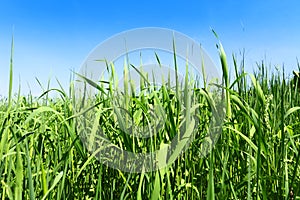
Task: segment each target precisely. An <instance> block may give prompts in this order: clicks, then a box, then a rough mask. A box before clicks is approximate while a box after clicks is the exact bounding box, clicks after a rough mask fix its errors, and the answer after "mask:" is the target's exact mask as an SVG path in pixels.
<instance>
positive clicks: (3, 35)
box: [0, 0, 300, 96]
mask: <svg viewBox="0 0 300 200" xmlns="http://www.w3.org/2000/svg"><path fill="white" fill-rule="evenodd" d="M299 7H300V2H298V1H296V0H294V1H279V0H272V1H271V0H265V1H258V0H255V1H245V0H240V1H233V0H232V1H229V0H222V1H216V0H214V1H213V0H210V1H201V0H198V1H174V0H172V1H168V0H167V1H158V0H151V1H133V0H128V1H91V0H85V1H83V0H82V1H79V0H73V1H64V0H59V1H58V0H51V1H50V0H42V1H38V0H2V1H1V2H0V95H2V96H3V95H4V96H6V95H7V88H8V75H9V59H10V43H11V37H12V34H13V35H14V42H15V45H14V49H15V50H14V92H16V91H17V88H18V85H19V83H20V85H21V87H22V91H23V93H26V92H28V84H29V85H30V87H31V90H32V92H33V94H36V95H38V94H40V93H41V89H40V88H39V87H38V86H37V82H36V80H35V77H37V78H38V79H39V80H40V81H41V83H42V84H43V85H44V86H45V87H46V83H47V80H48V79H49V77H52V79H51V80H52V82H55V77H56V78H57V79H58V80H60V81H61V82H62V84H63V85H67V84H68V81H69V76H70V73H71V70H72V69H74V70H75V71H78V70H79V68H80V65H81V64H82V62H83V60H84V59H85V58H86V56H87V55H88V54H89V52H90V51H91V50H92V49H93V48H94V47H95V46H96V45H98V44H99V43H101V42H102V41H103V40H105V39H107V38H108V37H110V36H112V35H114V34H117V33H119V32H122V31H125V30H128V29H133V28H139V27H149V26H150V27H164V28H169V29H174V30H177V31H179V32H182V33H184V34H186V35H188V36H190V37H192V38H194V39H195V40H196V41H198V42H200V43H201V44H202V45H203V47H204V49H206V51H207V52H208V53H209V55H210V56H211V57H212V59H213V60H214V62H215V63H216V64H217V65H218V66H220V65H219V60H218V52H217V49H216V46H215V44H216V43H217V39H216V38H215V37H214V35H213V34H212V32H211V30H210V28H213V29H214V30H215V31H216V32H217V33H218V35H219V37H220V39H221V41H222V43H223V46H224V48H225V51H226V53H227V56H228V57H229V58H231V54H232V53H235V54H237V55H239V51H240V50H242V49H245V52H246V60H247V70H248V71H250V72H251V71H252V69H253V67H255V62H259V61H261V60H262V59H265V58H266V61H267V62H268V63H271V64H272V65H271V66H272V67H273V68H274V66H275V65H279V66H282V64H283V63H284V64H285V67H286V69H287V70H288V71H291V70H293V69H297V67H296V58H297V57H299V56H300V38H299V37H300V26H299V25H300V15H299ZM19 79H21V80H20V82H19ZM53 86H54V87H55V86H56V84H53Z"/></svg>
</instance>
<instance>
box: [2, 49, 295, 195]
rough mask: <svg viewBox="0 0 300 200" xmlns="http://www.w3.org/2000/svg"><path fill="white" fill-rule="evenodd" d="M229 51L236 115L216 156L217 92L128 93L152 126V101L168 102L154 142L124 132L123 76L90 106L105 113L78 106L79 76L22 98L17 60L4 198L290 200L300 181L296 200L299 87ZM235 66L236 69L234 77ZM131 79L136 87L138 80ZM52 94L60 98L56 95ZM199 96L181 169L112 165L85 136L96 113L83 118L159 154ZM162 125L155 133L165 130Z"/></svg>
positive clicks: (7, 123)
mask: <svg viewBox="0 0 300 200" xmlns="http://www.w3.org/2000/svg"><path fill="white" fill-rule="evenodd" d="M12 50H13V44H12ZM219 50H220V60H221V63H222V67H223V78H224V85H223V88H224V90H225V108H226V117H225V119H224V122H223V126H222V130H223V131H222V134H221V136H220V139H219V140H218V141H217V143H216V145H215V147H214V148H213V150H212V152H211V153H210V154H208V155H207V156H206V157H203V156H202V155H201V152H200V150H199V148H200V145H201V144H202V142H203V137H204V135H203V133H207V130H208V129H209V125H210V124H209V120H210V119H211V116H212V112H213V110H214V102H213V101H212V100H214V99H215V98H213V95H214V94H213V93H211V92H210V90H208V89H207V88H203V89H202V88H197V87H196V85H194V86H191V87H190V88H192V89H193V91H192V94H193V95H191V96H188V94H189V91H188V89H185V88H184V87H182V88H175V89H174V88H173V89H172V88H171V87H167V86H166V87H162V88H160V89H157V90H156V89H155V88H151V87H147V81H146V80H145V79H144V81H142V83H143V84H141V85H142V87H141V91H146V92H145V93H143V92H140V93H139V94H128V96H125V98H128V99H126V100H124V101H121V103H124V105H122V106H124V108H126V109H127V111H129V115H128V117H132V118H133V122H132V123H136V124H143V123H145V121H147V119H148V120H150V121H151V117H152V115H151V114H152V113H151V112H150V111H151V105H153V104H158V105H160V106H161V108H162V109H163V110H164V111H165V113H166V118H167V122H166V123H165V125H164V126H165V127H164V130H165V131H162V132H158V133H155V134H154V135H155V136H154V139H152V140H151V139H145V138H138V139H136V138H134V137H131V136H129V135H128V134H124V133H123V132H122V129H120V124H122V121H120V120H121V118H118V117H116V116H115V117H112V115H113V113H114V112H113V108H112V104H111V99H112V97H113V96H111V95H113V94H114V93H113V92H114V89H115V88H114V83H113V79H111V81H110V82H109V83H100V84H98V85H97V86H96V88H98V89H99V91H100V92H99V94H98V96H97V98H96V99H95V101H94V100H93V101H92V100H91V99H86V100H87V101H85V102H84V103H85V104H88V105H89V106H91V108H92V109H94V110H96V111H97V113H98V115H96V116H95V115H92V114H91V113H92V112H89V111H87V112H81V111H80V112H77V111H76V110H75V109H76V106H75V105H74V100H75V94H74V83H73V82H71V84H70V89H69V92H68V93H66V92H65V91H64V90H63V88H57V89H55V90H51V89H48V90H46V91H45V92H44V93H43V94H41V96H40V97H39V98H34V97H32V96H31V95H28V96H21V95H20V92H19V93H16V94H15V95H13V93H12V86H11V85H12V69H13V62H12V61H13V59H11V66H10V69H11V70H10V84H9V94H8V99H1V100H0V108H1V110H0V137H1V141H0V174H1V176H0V184H1V188H0V198H1V199H22V198H23V199H93V198H95V199H205V198H206V199H289V193H290V190H291V188H292V187H293V193H294V199H299V196H300V187H299V185H300V167H299V166H300V165H299V157H300V156H299V149H300V148H299V147H300V107H299V106H300V93H299V91H298V89H295V86H294V85H295V84H292V83H290V82H289V81H288V80H287V75H285V74H284V73H281V72H279V71H278V72H275V73H273V74H269V72H268V70H267V68H266V67H265V64H264V63H263V62H262V63H261V64H259V65H258V70H257V72H256V73H254V74H253V75H252V74H247V73H246V72H245V71H244V68H245V66H244V64H243V63H244V62H243V59H244V58H242V59H241V60H238V59H237V58H236V57H233V61H234V62H233V63H234V66H228V65H227V58H226V54H225V51H224V49H223V47H222V45H219ZM239 63H240V64H239ZM128 67H130V66H128ZM228 67H232V68H233V69H234V70H235V78H234V79H233V78H232V77H231V79H233V80H232V81H229V80H230V78H229V73H228ZM111 69H113V67H112V68H111ZM111 73H113V71H111ZM112 78H113V77H112ZM124 81H125V83H124V86H125V87H127V88H130V87H131V85H130V84H128V85H127V83H129V82H128V80H126V78H125V80H124ZM88 84H94V83H88ZM185 84H187V82H186V83H185ZM177 85H178V84H177ZM219 87H221V86H219ZM127 91H134V90H129V89H128V90H127ZM50 92H56V93H57V94H59V95H58V96H59V97H57V98H50V97H49V96H48V94H49V93H50ZM181 92H182V94H183V95H180V94H181ZM144 94H145V95H144ZM184 94H185V95H184ZM95 102H96V103H95ZM149 102H150V103H149ZM191 102H192V103H194V104H198V107H197V112H198V113H197V116H198V120H199V124H198V127H196V128H195V129H196V130H197V132H196V134H195V135H194V141H193V142H192V143H191V146H190V148H189V149H188V150H187V151H186V152H185V153H184V154H181V155H179V157H178V159H177V160H176V161H175V162H174V163H173V164H172V165H170V166H168V167H166V168H163V169H161V170H159V171H153V172H145V173H127V172H122V171H120V170H116V169H112V168H109V167H107V166H106V165H103V164H102V163H101V162H99V161H98V160H97V159H96V158H95V157H94V156H95V155H93V154H92V152H89V151H87V150H86V148H85V147H86V146H85V145H84V144H83V143H82V141H81V140H80V133H81V132H82V130H81V129H80V127H82V126H79V125H80V124H78V123H79V122H80V121H79V122H78V119H82V117H83V116H85V117H88V116H89V117H90V118H89V119H90V121H89V122H88V121H86V120H84V119H83V120H82V121H81V122H82V123H90V124H91V126H90V127H92V126H93V124H94V122H95V120H98V123H99V124H98V125H99V126H101V127H102V128H103V129H104V130H105V131H106V133H107V135H108V137H109V139H110V140H111V142H112V143H114V144H116V145H119V146H120V147H122V148H124V149H127V150H130V151H133V152H134V151H136V152H138V151H153V150H155V149H158V148H159V147H161V145H163V144H167V143H168V142H169V141H170V139H171V138H172V137H174V136H175V133H177V132H178V130H179V129H184V128H188V126H184V123H183V122H184V119H187V118H186V117H187V116H188V113H186V111H187V110H185V106H186V105H187V103H191ZM93 103H95V104H93ZM121 114H122V113H121ZM123 115H124V114H123ZM85 119H86V118H85ZM141 119H142V120H141ZM188 120H189V119H188ZM124 123H126V122H124ZM151 123H154V122H153V121H152V122H151ZM85 126H87V124H85ZM124 126H125V127H127V128H128V124H124ZM153 126H154V124H151V126H150V127H148V128H149V129H147V130H148V131H156V130H155V129H151V127H153ZM143 127H144V126H143ZM145 127H146V128H147V126H145ZM123 128H124V127H123ZM88 138H89V137H88ZM90 148H92V147H90ZM92 149H93V148H92Z"/></svg>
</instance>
